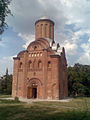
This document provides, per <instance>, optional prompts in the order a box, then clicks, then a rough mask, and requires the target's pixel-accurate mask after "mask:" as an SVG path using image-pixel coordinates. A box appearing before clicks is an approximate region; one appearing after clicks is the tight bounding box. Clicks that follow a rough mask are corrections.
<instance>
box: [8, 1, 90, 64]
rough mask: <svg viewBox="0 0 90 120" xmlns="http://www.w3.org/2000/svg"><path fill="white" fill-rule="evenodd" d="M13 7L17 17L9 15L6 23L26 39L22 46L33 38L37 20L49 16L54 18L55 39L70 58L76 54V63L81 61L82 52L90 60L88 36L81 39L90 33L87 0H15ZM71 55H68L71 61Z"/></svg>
mask: <svg viewBox="0 0 90 120" xmlns="http://www.w3.org/2000/svg"><path fill="white" fill-rule="evenodd" d="M10 8H11V11H12V14H13V15H14V17H12V16H9V17H8V19H7V22H8V24H9V26H11V27H13V29H14V31H16V32H18V36H19V37H21V38H22V39H23V40H24V41H25V44H23V46H22V47H23V48H25V49H26V47H27V46H28V44H29V43H30V42H31V41H32V40H34V34H35V28H34V23H35V21H36V20H37V19H39V18H40V17H42V16H45V15H46V16H47V17H48V18H50V19H52V20H53V21H55V40H56V41H57V42H59V43H60V45H61V46H64V47H65V48H66V53H67V57H68V56H70V57H71V58H72V59H73V57H76V59H74V60H73V63H75V62H77V61H79V62H81V57H83V55H85V56H86V60H87V59H88V57H89V53H88V55H87V54H86V51H85V50H86V49H88V43H86V42H85V43H83V41H85V40H86V39H85V40H84V39H82V37H83V36H88V37H89V35H90V22H89V21H90V2H89V1H88V0H82V1H81V0H72V1H71V0H52V1H51V0H27V2H26V1H25V0H14V1H12V3H11V5H10ZM86 41H87V40H86ZM84 48H86V49H84ZM81 50H82V51H81ZM79 51H80V52H81V53H79ZM80 55H82V56H80ZM70 57H68V58H69V59H68V62H69V63H70V62H71V59H70ZM84 61H85V60H84ZM88 63H89V62H88Z"/></svg>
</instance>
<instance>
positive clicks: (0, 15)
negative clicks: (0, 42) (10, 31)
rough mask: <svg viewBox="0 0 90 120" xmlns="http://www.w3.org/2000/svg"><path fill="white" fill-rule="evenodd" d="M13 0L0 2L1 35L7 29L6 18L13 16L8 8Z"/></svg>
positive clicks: (0, 0)
mask: <svg viewBox="0 0 90 120" xmlns="http://www.w3.org/2000/svg"><path fill="white" fill-rule="evenodd" d="M10 2H11V0H0V34H2V33H3V31H4V29H5V28H7V24H6V22H5V18H6V17H7V16H8V14H11V11H10V10H9V8H8V5H9V4H10Z"/></svg>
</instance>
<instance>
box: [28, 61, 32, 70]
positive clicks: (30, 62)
mask: <svg viewBox="0 0 90 120" xmlns="http://www.w3.org/2000/svg"><path fill="white" fill-rule="evenodd" d="M29 68H30V69H32V68H33V65H32V61H29Z"/></svg>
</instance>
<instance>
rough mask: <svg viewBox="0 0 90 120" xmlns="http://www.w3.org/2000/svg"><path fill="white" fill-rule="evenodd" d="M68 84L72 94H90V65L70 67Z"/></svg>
mask: <svg viewBox="0 0 90 120" xmlns="http://www.w3.org/2000/svg"><path fill="white" fill-rule="evenodd" d="M68 86H69V95H71V96H90V66H89V65H81V64H75V65H74V67H68Z"/></svg>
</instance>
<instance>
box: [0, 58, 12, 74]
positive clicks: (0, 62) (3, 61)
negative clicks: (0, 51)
mask: <svg viewBox="0 0 90 120" xmlns="http://www.w3.org/2000/svg"><path fill="white" fill-rule="evenodd" d="M13 57H14V56H8V57H3V58H0V75H3V74H5V72H6V69H7V68H8V70H9V73H10V74H11V73H12V71H13Z"/></svg>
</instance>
